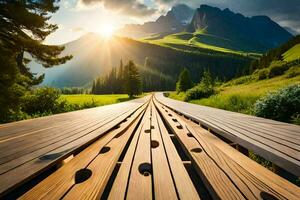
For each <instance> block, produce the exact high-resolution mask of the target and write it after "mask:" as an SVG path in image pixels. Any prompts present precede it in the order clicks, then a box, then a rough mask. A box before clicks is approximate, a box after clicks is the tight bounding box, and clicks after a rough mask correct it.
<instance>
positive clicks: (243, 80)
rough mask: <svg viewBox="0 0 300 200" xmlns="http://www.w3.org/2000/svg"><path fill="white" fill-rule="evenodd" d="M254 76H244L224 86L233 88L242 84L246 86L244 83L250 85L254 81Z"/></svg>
mask: <svg viewBox="0 0 300 200" xmlns="http://www.w3.org/2000/svg"><path fill="white" fill-rule="evenodd" d="M253 79H254V78H253V76H251V75H248V76H242V77H240V78H237V79H234V80H231V81H229V82H227V83H225V84H224V86H225V87H226V86H232V85H240V84H244V83H250V82H251V81H252V80H253Z"/></svg>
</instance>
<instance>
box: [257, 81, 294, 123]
mask: <svg viewBox="0 0 300 200" xmlns="http://www.w3.org/2000/svg"><path fill="white" fill-rule="evenodd" d="M254 113H255V115H256V116H259V117H265V118H269V119H274V120H279V121H284V122H290V121H291V120H292V117H293V116H297V115H298V114H300V84H295V85H290V86H288V87H285V88H282V89H280V90H278V91H276V92H273V93H270V94H268V95H267V96H265V97H263V98H262V99H260V100H258V101H257V102H256V103H255V105H254Z"/></svg>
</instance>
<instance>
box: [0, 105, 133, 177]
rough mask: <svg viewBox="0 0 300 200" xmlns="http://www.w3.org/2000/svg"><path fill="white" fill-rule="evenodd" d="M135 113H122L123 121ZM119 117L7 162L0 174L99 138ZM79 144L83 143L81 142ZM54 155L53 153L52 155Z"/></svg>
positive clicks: (129, 111) (0, 167)
mask: <svg viewBox="0 0 300 200" xmlns="http://www.w3.org/2000/svg"><path fill="white" fill-rule="evenodd" d="M132 112H133V110H127V111H126V112H125V113H121V116H122V119H124V118H126V116H128V115H130V114H131V113H132ZM117 118H118V117H116V116H114V117H113V118H108V119H107V120H106V121H104V122H103V123H101V124H99V125H97V126H93V127H89V128H87V129H85V130H83V131H80V130H79V131H76V132H74V134H71V135H70V136H69V137H66V138H63V139H60V140H58V141H56V142H54V143H52V144H51V145H49V146H45V147H43V148H40V149H37V150H36V151H33V152H30V153H28V154H26V155H24V156H22V157H19V158H18V159H14V160H11V161H9V162H6V163H4V164H2V165H0V174H1V175H2V174H4V173H6V172H7V171H9V170H11V169H14V168H16V167H18V166H20V165H22V164H24V163H26V162H28V161H31V160H33V159H35V158H39V157H41V156H43V155H45V154H47V153H49V152H51V151H52V150H54V149H57V148H59V147H61V146H63V147H64V149H65V150H67V149H68V148H65V147H66V146H67V145H68V144H70V143H71V144H72V143H73V142H74V141H76V140H82V139H83V138H84V137H88V138H89V136H90V135H92V136H91V137H92V138H93V137H97V136H101V134H98V133H97V130H99V132H100V133H101V129H103V127H105V125H107V124H110V126H114V125H115V124H114V123H112V122H113V121H114V120H115V119H117ZM102 133H103V131H102ZM79 143H82V142H81V141H79ZM72 146H75V145H71V147H70V148H72ZM60 152H63V151H59V152H57V153H60ZM51 154H53V152H52V153H51Z"/></svg>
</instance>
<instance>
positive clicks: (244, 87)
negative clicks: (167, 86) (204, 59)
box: [169, 74, 300, 114]
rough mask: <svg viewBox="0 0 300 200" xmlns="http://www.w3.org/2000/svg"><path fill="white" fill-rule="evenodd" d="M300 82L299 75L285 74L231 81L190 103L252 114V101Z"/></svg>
mask: <svg viewBox="0 0 300 200" xmlns="http://www.w3.org/2000/svg"><path fill="white" fill-rule="evenodd" d="M295 83H300V75H297V76H295V77H292V78H289V77H288V76H287V74H285V75H282V76H278V77H275V78H272V79H266V80H261V81H257V80H255V79H252V80H247V81H245V82H244V83H243V82H242V83H241V82H239V81H231V82H230V83H225V84H223V85H221V86H219V87H218V88H217V91H218V94H216V95H213V96H211V97H209V98H203V99H199V100H192V101H190V103H194V104H199V105H205V106H210V107H215V108H220V109H224V110H230V111H234V112H240V113H245V114H252V108H253V105H254V103H255V102H256V101H257V100H258V99H259V98H261V97H262V96H264V95H266V94H267V93H268V92H271V91H274V90H277V89H279V88H282V87H285V86H287V85H290V84H295ZM169 97H170V98H173V99H177V100H182V101H183V100H184V98H185V94H184V93H180V94H177V93H176V92H172V93H170V94H169Z"/></svg>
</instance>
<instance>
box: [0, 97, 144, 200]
mask: <svg viewBox="0 0 300 200" xmlns="http://www.w3.org/2000/svg"><path fill="white" fill-rule="evenodd" d="M146 100H147V98H144V99H143V100H140V101H139V102H141V103H136V102H135V101H134V102H131V103H130V102H129V103H128V104H123V105H127V106H126V107H127V108H128V107H131V106H132V107H136V108H135V109H134V110H136V109H137V108H138V107H139V106H141V105H142V104H143V103H144V102H145V101H146ZM134 110H132V112H133V111H134ZM91 114H92V113H90V115H91ZM130 114H131V113H130V112H128V114H126V113H125V114H124V115H121V116H117V118H116V119H114V120H112V121H110V122H108V123H107V124H105V125H104V126H102V127H101V128H98V129H94V130H90V131H89V132H86V133H85V134H83V135H82V136H80V137H73V138H70V137H69V138H68V141H64V142H61V143H55V144H54V145H51V146H48V147H46V148H43V149H42V150H38V151H35V152H33V154H32V155H29V154H27V155H25V157H23V160H21V161H18V162H20V163H21V165H17V166H16V167H14V168H11V166H9V165H6V166H5V168H2V170H4V171H7V170H8V171H7V172H6V173H4V174H2V175H0V196H1V195H4V194H5V193H6V192H8V191H9V190H11V189H13V188H14V187H17V186H18V185H20V184H21V183H23V182H25V181H27V180H28V179H31V178H33V177H34V176H36V175H37V174H39V173H41V172H42V171H43V170H45V169H47V168H49V167H51V166H53V165H54V164H56V163H58V162H60V161H61V160H63V159H64V158H66V157H68V156H69V155H70V154H72V152H74V151H76V150H78V149H80V148H82V147H83V146H86V145H88V144H90V143H91V142H93V141H95V140H96V139H98V138H99V137H101V135H102V134H104V133H106V132H107V131H108V130H110V129H111V128H112V127H114V126H115V125H116V124H117V123H120V122H121V121H123V120H124V119H125V118H126V117H128V116H129V115H130ZM33 122H34V121H33ZM41 151H42V152H41ZM0 167H3V165H1V166H0ZM5 169H6V170H5Z"/></svg>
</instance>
